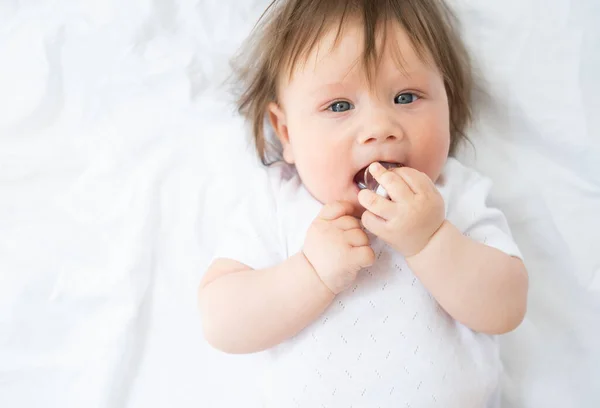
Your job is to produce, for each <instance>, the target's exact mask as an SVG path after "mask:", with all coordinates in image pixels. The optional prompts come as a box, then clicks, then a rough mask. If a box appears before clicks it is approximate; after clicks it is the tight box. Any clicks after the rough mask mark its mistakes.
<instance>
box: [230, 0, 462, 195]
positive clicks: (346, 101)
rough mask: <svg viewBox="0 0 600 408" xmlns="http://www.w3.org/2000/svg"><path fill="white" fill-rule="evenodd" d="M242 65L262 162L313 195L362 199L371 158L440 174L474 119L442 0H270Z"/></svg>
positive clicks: (243, 105) (243, 102)
mask: <svg viewBox="0 0 600 408" xmlns="http://www.w3.org/2000/svg"><path fill="white" fill-rule="evenodd" d="M246 51H247V52H248V53H247V55H246V59H245V62H246V64H247V65H246V66H244V67H243V69H242V70H241V72H240V79H241V81H242V85H243V86H244V92H243V94H242V96H241V98H240V101H239V109H240V112H242V113H243V114H244V115H245V116H246V117H247V118H248V119H249V121H250V122H251V123H252V127H253V136H254V141H255V144H256V148H257V151H258V153H259V155H260V157H261V159H262V160H263V163H266V162H267V161H268V157H269V156H268V155H269V151H268V149H269V146H270V143H269V142H268V141H267V140H266V137H265V126H266V123H265V119H266V118H268V119H269V120H270V123H271V125H272V127H273V130H274V131H275V134H276V136H277V139H278V140H279V142H280V146H279V147H280V151H279V152H278V153H279V154H280V155H281V157H282V158H283V159H284V160H285V161H286V162H288V163H290V164H294V165H295V166H296V169H297V171H298V174H299V176H300V178H301V180H302V182H303V184H304V185H305V187H306V188H307V189H308V191H309V192H310V193H311V194H312V195H313V196H314V197H315V198H316V199H317V200H319V201H320V202H322V203H329V202H333V201H337V200H345V201H350V202H352V203H354V204H355V205H358V200H357V193H358V187H357V185H356V182H355V176H356V175H357V174H358V173H361V172H362V170H363V169H364V168H365V167H366V166H368V165H369V164H370V163H372V162H374V161H383V162H392V163H397V164H402V165H404V166H409V167H413V168H415V169H417V170H420V171H422V172H424V173H426V174H427V175H428V176H429V177H430V178H431V179H432V180H434V181H435V180H437V178H438V177H439V175H440V173H441V171H442V168H443V166H444V164H445V162H446V159H447V158H448V155H449V154H452V152H453V151H454V149H455V148H456V146H457V144H458V143H459V142H460V141H461V139H463V138H464V137H465V136H464V131H465V127H466V126H467V124H468V122H469V120H470V116H471V106H470V98H471V86H472V84H471V71H470V65H469V62H468V57H467V53H466V51H465V48H464V46H463V44H462V42H461V41H460V38H459V36H458V34H457V33H456V31H455V29H454V27H453V19H452V16H451V14H450V12H449V11H448V9H447V8H446V6H445V4H444V3H443V2H442V1H441V0H327V1H321V0H276V1H274V2H273V3H272V4H271V6H270V7H269V9H268V10H267V11H266V13H265V14H264V15H263V17H262V19H261V22H260V24H259V25H258V26H257V28H256V29H255V32H254V36H253V37H251V39H250V42H249V46H248V48H247V50H246Z"/></svg>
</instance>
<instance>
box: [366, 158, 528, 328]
mask: <svg viewBox="0 0 600 408" xmlns="http://www.w3.org/2000/svg"><path fill="white" fill-rule="evenodd" d="M371 174H373V176H374V177H375V178H376V179H377V181H378V182H379V183H380V184H381V185H382V186H383V187H384V188H385V189H386V191H387V192H388V194H389V196H390V200H387V199H384V198H383V197H380V196H378V195H376V194H375V193H373V192H371V191H368V190H363V191H361V192H360V194H359V201H360V202H361V204H362V205H363V206H364V207H365V208H366V209H367V210H368V211H366V212H365V213H364V214H363V217H362V219H363V223H364V225H365V227H366V228H367V229H369V230H370V231H371V232H373V233H374V234H375V235H377V236H379V237H381V238H382V239H383V240H385V241H386V242H388V243H389V244H390V245H391V246H392V247H394V248H395V249H396V250H398V251H399V252H400V253H402V254H403V255H404V256H405V257H406V260H407V263H408V265H409V266H410V268H411V269H412V270H413V272H414V273H415V274H416V275H417V276H418V277H419V279H420V281H421V282H422V283H423V285H424V286H425V287H426V288H427V289H428V290H429V292H430V293H431V295H432V296H433V297H434V298H435V299H436V300H437V302H438V303H439V304H440V306H442V307H443V308H444V310H446V312H448V314H450V315H451V316H452V317H453V318H454V319H456V320H458V321H459V322H461V323H463V324H464V325H465V326H467V327H469V328H471V329H472V330H475V331H478V332H483V333H488V334H500V333H506V332H508V331H511V330H513V329H515V328H516V327H517V326H518V325H519V324H520V323H521V321H522V320H523V317H524V315H525V310H526V304H527V287H528V278H527V271H526V270H525V266H524V265H523V262H521V260H519V259H517V258H514V257H511V256H509V255H507V254H505V253H504V252H501V251H499V250H497V249H495V248H492V247H490V246H487V245H485V244H482V243H478V242H476V241H474V240H471V239H470V238H468V237H465V236H464V235H463V234H462V233H461V232H460V231H459V230H458V229H457V228H456V227H455V226H453V225H452V224H451V223H450V222H449V221H447V220H445V209H444V201H443V198H442V197H441V195H440V193H439V191H438V190H437V189H436V187H435V186H434V184H433V183H432V182H431V180H430V179H429V178H428V177H427V176H426V175H425V174H423V173H421V172H419V171H417V170H415V169H411V168H408V167H404V168H399V169H394V170H390V171H387V170H385V169H384V168H382V167H381V166H380V165H374V166H373V168H372V169H371Z"/></svg>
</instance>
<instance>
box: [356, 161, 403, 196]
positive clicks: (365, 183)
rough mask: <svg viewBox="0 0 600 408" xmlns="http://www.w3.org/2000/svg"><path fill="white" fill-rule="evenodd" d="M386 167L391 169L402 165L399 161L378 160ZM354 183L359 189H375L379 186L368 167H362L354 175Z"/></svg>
mask: <svg viewBox="0 0 600 408" xmlns="http://www.w3.org/2000/svg"><path fill="white" fill-rule="evenodd" d="M379 163H380V164H381V165H382V166H383V167H385V168H386V169H388V170H389V169H393V168H395V167H402V166H403V164H401V163H392V162H379ZM354 183H355V184H356V185H357V186H358V188H359V189H360V190H364V189H369V190H373V191H375V190H376V189H377V187H378V186H379V183H377V180H375V178H374V177H373V176H372V175H371V173H370V172H369V167H368V166H367V167H364V168H362V169H361V170H360V171H359V172H358V173H356V175H355V176H354Z"/></svg>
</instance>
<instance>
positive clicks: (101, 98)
mask: <svg viewBox="0 0 600 408" xmlns="http://www.w3.org/2000/svg"><path fill="white" fill-rule="evenodd" d="M452 3H453V5H454V6H455V7H456V10H457V13H458V15H459V17H460V18H461V19H462V21H463V23H464V36H465V40H466V41H467V43H468V45H469V47H470V48H471V50H472V53H473V56H474V59H475V63H476V66H477V68H478V75H479V79H480V81H481V83H482V84H483V88H484V89H485V92H481V93H479V94H478V97H477V110H478V120H477V122H476V124H475V126H474V128H473V130H472V131H471V133H470V137H471V139H472V140H473V142H474V145H475V149H472V148H468V149H465V151H464V152H463V153H462V154H461V157H462V159H463V160H464V161H465V162H467V163H469V164H472V165H473V166H474V167H476V168H477V169H479V170H480V171H481V172H482V173H484V174H485V175H487V176H489V177H491V178H492V179H493V180H494V181H495V187H494V199H495V202H496V204H497V205H499V206H500V207H501V208H502V209H503V210H504V211H505V213H506V214H507V216H508V218H509V221H510V224H511V227H512V229H513V232H514V235H515V238H516V240H517V242H518V244H519V245H520V247H521V250H522V252H523V254H524V256H525V258H526V262H527V266H528V268H529V271H530V274H531V296H530V306H529V314H528V317H527V319H526V321H525V323H524V324H523V325H522V327H521V328H520V329H519V330H517V331H516V332H515V333H513V334H511V335H509V336H506V337H504V338H503V339H502V352H503V358H504V361H505V363H506V375H505V377H504V380H503V383H504V385H505V395H504V402H505V404H504V405H505V406H507V407H528V408H539V407H544V408H547V407H590V408H591V407H597V406H600V391H599V390H598V385H599V382H600V350H599V349H600V347H598V346H596V345H597V344H598V343H599V339H600V334H599V329H598V327H599V326H600V325H599V324H598V323H599V320H600V306H599V303H600V300H599V299H600V232H599V231H600V215H599V212H600V74H598V73H599V72H600V24H598V22H599V21H600V3H599V2H597V1H595V0H547V1H541V0H505V1H502V2H500V1H494V2H491V1H484V0H479V1H476V0H454V1H453V2H452ZM265 5H266V2H265V1H264V0H254V1H249V0H247V1H244V2H242V1H234V0H220V1H217V0H200V1H198V0H196V1H192V0H135V1H134V0H130V1H117V0H105V1H102V2H100V1H91V0H89V1H85V0H83V1H81V0H80V1H75V0H74V1H67V0H62V1H59V0H56V1H51V0H46V1H18V0H0V406H2V407H7V408H13V407H15V408H16V407H18V408H34V407H41V406H44V407H47V408H51V407H57V408H58V407H61V408H65V407H88V408H95V407H106V408H121V407H123V408H138V407H139V408H141V407H144V408H159V407H210V408H213V407H215V408H217V407H230V406H231V407H233V406H245V407H247V406H251V405H252V398H251V397H252V392H251V384H252V364H253V362H252V358H251V357H246V358H244V357H227V356H222V355H220V354H218V353H215V352H213V351H211V350H210V349H209V348H208V347H207V346H206V345H205V344H204V342H203V340H202V336H201V332H200V322H199V318H198V314H197V312H196V304H195V303H196V288H197V285H198V282H199V279H200V277H201V276H202V272H203V270H204V269H205V268H206V264H207V262H208V260H209V259H210V255H211V251H212V249H213V248H214V242H215V240H216V239H217V238H218V232H219V229H218V226H219V225H220V223H221V221H222V219H223V217H225V216H226V213H227V208H229V206H231V205H232V204H233V200H234V198H235V197H236V194H237V192H238V191H239V190H241V189H246V188H251V186H252V184H251V182H252V180H253V174H254V175H255V174H256V171H258V167H257V163H256V160H255V158H254V157H253V156H252V154H251V153H250V152H249V151H248V149H247V146H248V142H247V141H248V139H247V133H246V130H245V128H244V126H243V123H242V122H241V120H240V119H239V118H237V117H235V115H234V114H233V113H234V110H233V107H232V105H231V104H229V100H230V97H229V96H228V94H227V93H226V92H224V90H223V89H222V88H221V86H220V85H221V84H222V83H223V81H224V80H225V79H226V78H227V73H228V58H229V57H230V56H231V55H232V53H233V52H234V51H235V49H236V47H237V46H238V45H239V44H240V42H241V41H242V39H243V38H244V37H245V35H246V34H247V33H248V32H249V30H250V29H251V27H252V25H253V23H254V22H255V20H256V18H257V17H258V16H259V15H260V13H261V12H262V10H263V9H264V7H265ZM475 152H476V153H475ZM594 386H596V387H597V388H596V389H594Z"/></svg>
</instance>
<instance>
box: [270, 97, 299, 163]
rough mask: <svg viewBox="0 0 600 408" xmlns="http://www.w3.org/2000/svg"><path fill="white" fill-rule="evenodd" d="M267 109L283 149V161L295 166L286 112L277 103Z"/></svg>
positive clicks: (272, 103) (271, 104)
mask: <svg viewBox="0 0 600 408" xmlns="http://www.w3.org/2000/svg"><path fill="white" fill-rule="evenodd" d="M267 109H268V111H269V120H270V121H271V126H273V130H274V131H275V134H276V135H277V138H278V139H279V142H280V143H281V147H282V148H283V159H284V160H285V161H286V162H287V163H289V164H294V154H293V151H292V145H291V144H290V135H289V133H288V127H287V121H286V117H285V112H284V111H283V109H281V107H280V106H279V105H277V104H276V103H275V102H271V103H269V106H268V107H267Z"/></svg>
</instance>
